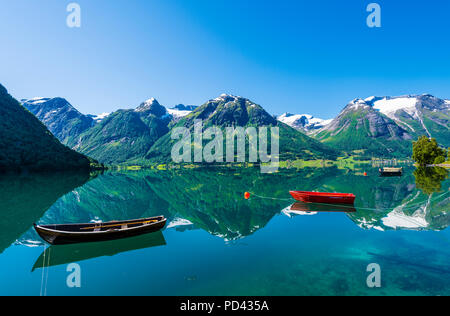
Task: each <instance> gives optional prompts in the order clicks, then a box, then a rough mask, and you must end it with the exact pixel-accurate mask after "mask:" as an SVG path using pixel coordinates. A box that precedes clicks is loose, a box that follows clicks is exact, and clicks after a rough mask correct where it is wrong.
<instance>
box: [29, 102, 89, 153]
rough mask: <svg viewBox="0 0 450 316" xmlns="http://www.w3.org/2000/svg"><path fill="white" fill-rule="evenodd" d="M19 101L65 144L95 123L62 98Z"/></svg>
mask: <svg viewBox="0 0 450 316" xmlns="http://www.w3.org/2000/svg"><path fill="white" fill-rule="evenodd" d="M21 102H22V105H23V106H24V107H25V108H27V109H28V110H29V111H30V112H31V113H33V114H34V115H35V116H36V117H37V118H38V119H39V120H40V121H41V122H42V123H44V124H45V126H47V128H48V129H49V130H50V132H52V134H53V135H55V136H56V138H58V139H59V140H60V141H61V142H62V143H63V144H65V145H68V144H69V143H71V142H72V141H73V140H74V139H76V138H77V137H78V136H79V135H81V134H82V133H83V132H85V131H86V130H88V129H89V128H91V127H92V126H93V125H95V121H94V119H93V118H92V117H90V116H89V115H84V114H82V113H80V112H79V111H78V110H77V109H76V108H75V107H73V106H72V105H71V104H70V103H69V102H68V101H67V100H66V99H63V98H33V99H29V100H27V99H22V100H21Z"/></svg>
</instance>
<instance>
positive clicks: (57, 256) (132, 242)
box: [31, 231, 167, 272]
mask: <svg viewBox="0 0 450 316" xmlns="http://www.w3.org/2000/svg"><path fill="white" fill-rule="evenodd" d="M166 244H167V243H166V240H165V238H164V235H163V233H162V232H161V231H158V232H155V233H151V234H147V235H142V236H138V237H131V238H127V239H119V240H112V241H105V242H95V243H86V244H69V245H63V246H51V247H49V248H47V249H46V250H44V251H43V252H42V254H41V255H40V256H39V258H38V259H37V260H36V262H35V264H34V266H33V269H32V270H31V272H33V271H35V270H36V269H41V268H47V267H53V266H59V265H66V264H70V263H74V262H80V261H85V260H89V259H94V258H99V257H107V256H109V257H112V256H115V255H117V254H120V253H124V252H129V251H134V250H140V249H147V248H152V247H158V246H165V245H166Z"/></svg>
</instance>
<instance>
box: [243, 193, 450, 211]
mask: <svg viewBox="0 0 450 316" xmlns="http://www.w3.org/2000/svg"><path fill="white" fill-rule="evenodd" d="M249 193H250V194H251V195H252V196H254V197H257V198H260V199H265V200H275V201H291V202H292V201H295V200H294V199H293V198H290V199H285V198H276V197H268V196H261V195H258V194H255V193H252V192H249ZM449 193H450V190H449V191H447V192H445V193H442V194H440V195H438V196H436V197H434V198H433V199H431V200H429V202H428V203H431V202H434V201H436V200H437V199H440V198H441V197H443V196H445V195H447V194H449ZM311 204H313V205H314V204H320V205H326V206H332V207H342V204H328V203H311ZM421 204H423V202H417V203H413V204H410V205H408V206H407V207H404V208H403V210H410V209H413V208H415V207H417V206H418V205H421ZM354 207H355V208H356V209H357V210H358V209H359V210H367V211H388V210H391V209H395V207H394V208H392V207H390V208H384V209H383V208H370V207H359V206H354Z"/></svg>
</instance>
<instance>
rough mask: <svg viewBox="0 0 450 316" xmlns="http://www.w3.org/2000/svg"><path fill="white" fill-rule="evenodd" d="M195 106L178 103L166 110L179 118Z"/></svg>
mask: <svg viewBox="0 0 450 316" xmlns="http://www.w3.org/2000/svg"><path fill="white" fill-rule="evenodd" d="M196 108H197V106H195V105H184V104H178V105H176V106H174V107H173V108H170V109H167V112H168V113H169V114H170V115H172V116H173V118H174V119H175V120H176V119H180V118H182V117H185V116H188V115H189V114H191V113H192V111H194V110H195V109H196Z"/></svg>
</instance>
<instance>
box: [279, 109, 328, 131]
mask: <svg viewBox="0 0 450 316" xmlns="http://www.w3.org/2000/svg"><path fill="white" fill-rule="evenodd" d="M277 119H278V121H280V122H282V123H284V124H287V125H289V126H291V127H293V128H296V129H302V130H305V131H311V130H316V129H320V128H322V127H324V126H326V125H328V124H330V123H331V121H332V120H324V119H320V118H317V117H314V116H312V115H310V114H291V113H284V114H283V115H280V116H279V117H278V118H277Z"/></svg>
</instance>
